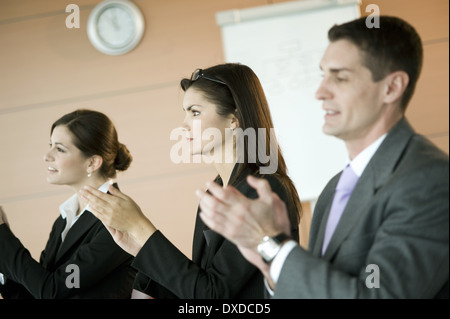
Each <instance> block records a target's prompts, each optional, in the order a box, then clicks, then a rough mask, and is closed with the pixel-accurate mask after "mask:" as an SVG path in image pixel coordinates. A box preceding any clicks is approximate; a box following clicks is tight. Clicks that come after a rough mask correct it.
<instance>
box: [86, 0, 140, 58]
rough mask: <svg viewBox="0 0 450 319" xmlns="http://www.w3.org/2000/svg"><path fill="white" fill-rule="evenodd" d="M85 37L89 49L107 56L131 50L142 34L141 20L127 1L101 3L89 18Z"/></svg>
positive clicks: (109, 0) (105, 0) (131, 4)
mask: <svg viewBox="0 0 450 319" xmlns="http://www.w3.org/2000/svg"><path fill="white" fill-rule="evenodd" d="M87 33H88V37H89V40H90V41H91V43H92V45H93V46H94V47H95V48H96V49H97V50H98V51H100V52H102V53H105V54H109V55H120V54H125V53H127V52H130V51H131V50H133V49H134V48H135V47H136V46H137V45H138V44H139V42H140V41H141V39H142V35H143V34H144V17H143V15H142V13H141V11H140V10H139V8H138V7H137V6H136V5H135V4H134V3H133V2H131V1H130V0H104V1H102V2H100V3H99V4H98V5H97V6H95V8H94V9H93V10H92V12H91V13H90V15H89V19H88V23H87Z"/></svg>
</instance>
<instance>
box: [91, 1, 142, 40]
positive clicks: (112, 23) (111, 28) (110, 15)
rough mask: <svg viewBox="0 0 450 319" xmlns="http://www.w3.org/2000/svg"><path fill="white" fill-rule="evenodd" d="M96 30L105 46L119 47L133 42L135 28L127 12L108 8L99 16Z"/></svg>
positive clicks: (118, 8) (116, 8) (121, 9)
mask: <svg viewBox="0 0 450 319" xmlns="http://www.w3.org/2000/svg"><path fill="white" fill-rule="evenodd" d="M97 30H98V35H99V36H100V38H101V39H102V41H104V42H105V43H106V44H107V45H110V46H111V47H121V46H124V45H126V44H128V43H129V42H130V41H131V40H133V37H134V35H135V32H136V27H135V23H134V20H133V18H132V16H131V14H130V12H128V10H126V9H124V8H120V7H109V8H106V9H105V10H104V11H103V12H102V13H101V14H100V16H99V18H98V20H97Z"/></svg>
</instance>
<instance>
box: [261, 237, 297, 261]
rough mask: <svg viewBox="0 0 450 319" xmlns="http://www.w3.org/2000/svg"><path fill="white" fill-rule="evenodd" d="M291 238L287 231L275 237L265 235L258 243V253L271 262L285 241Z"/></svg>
mask: <svg viewBox="0 0 450 319" xmlns="http://www.w3.org/2000/svg"><path fill="white" fill-rule="evenodd" d="M288 239H291V238H290V237H289V236H288V235H286V234H285V233H281V234H279V235H277V236H275V237H269V236H264V238H263V240H262V241H261V242H260V243H259V245H258V253H259V254H260V255H261V257H262V259H263V260H264V262H266V263H270V262H271V261H272V260H273V259H274V258H275V256H276V255H277V254H278V252H279V251H280V249H281V246H282V244H283V242H284V241H286V240H288Z"/></svg>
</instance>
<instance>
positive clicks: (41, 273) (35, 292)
mask: <svg viewBox="0 0 450 319" xmlns="http://www.w3.org/2000/svg"><path fill="white" fill-rule="evenodd" d="M115 186H116V185H115ZM116 187H117V186H116ZM65 226H66V219H63V218H62V217H61V216H59V217H58V219H57V220H56V221H55V223H54V224H53V228H52V231H51V233H50V238H49V240H48V242H47V245H46V247H45V249H44V251H43V252H42V254H41V257H40V261H39V262H37V261H35V260H34V259H33V258H32V257H31V255H30V253H29V251H28V250H27V249H26V248H25V247H24V246H23V245H22V243H21V242H20V241H19V239H17V237H15V236H14V234H13V233H12V232H11V230H10V229H9V227H8V226H7V225H6V224H3V225H1V226H0V273H3V274H4V275H5V277H6V278H7V279H6V285H4V286H2V285H0V293H1V294H2V296H3V298H5V299H9V298H16V299H19V298H20V299H24V298H37V299H41V298H52V299H53V298H130V296H131V291H132V285H133V281H134V277H135V274H136V271H135V270H134V269H133V268H132V267H131V262H132V259H133V257H132V256H131V255H129V254H128V253H126V252H125V251H123V250H122V249H121V248H120V247H119V246H117V245H116V243H115V242H114V240H113V238H112V237H111V235H110V233H109V232H108V230H107V229H106V228H105V226H103V224H102V222H101V221H100V220H98V219H97V218H96V217H95V216H94V215H92V213H91V212H89V211H85V212H84V213H83V215H81V216H80V218H79V219H78V220H77V222H76V223H75V224H74V225H73V226H72V228H71V229H70V230H69V232H68V233H67V235H66V238H65V240H64V242H63V243H62V244H61V233H62V231H63V230H64V228H65ZM69 265H76V266H78V269H79V284H80V287H79V288H68V287H67V285H66V281H67V282H69V283H73V282H74V280H73V277H74V276H75V275H76V273H77V271H76V270H73V269H71V268H70V267H69V268H67V267H68V266H69ZM71 286H72V285H71V284H69V287H71Z"/></svg>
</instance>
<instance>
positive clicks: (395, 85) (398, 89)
mask: <svg viewBox="0 0 450 319" xmlns="http://www.w3.org/2000/svg"><path fill="white" fill-rule="evenodd" d="M385 83H386V87H385V91H384V102H385V103H389V104H392V103H395V102H396V101H398V100H400V99H401V98H402V96H403V93H404V92H405V90H406V87H407V86H408V83H409V76H408V74H407V73H406V72H405V71H396V72H393V73H391V74H389V75H388V76H387V77H386V79H385Z"/></svg>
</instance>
